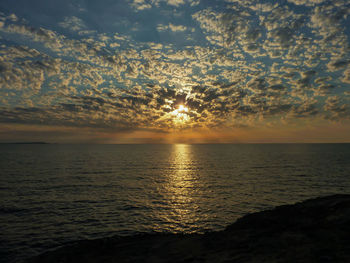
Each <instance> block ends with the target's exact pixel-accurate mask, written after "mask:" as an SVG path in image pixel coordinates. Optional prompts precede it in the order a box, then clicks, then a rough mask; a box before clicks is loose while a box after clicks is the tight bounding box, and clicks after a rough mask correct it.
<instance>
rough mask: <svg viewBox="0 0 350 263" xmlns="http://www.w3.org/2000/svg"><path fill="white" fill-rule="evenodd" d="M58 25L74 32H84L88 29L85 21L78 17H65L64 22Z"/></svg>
mask: <svg viewBox="0 0 350 263" xmlns="http://www.w3.org/2000/svg"><path fill="white" fill-rule="evenodd" d="M58 24H59V26H61V27H63V28H66V29H69V30H72V31H82V30H84V29H86V28H87V27H86V25H85V23H84V21H83V20H81V19H80V18H78V17H76V16H71V17H65V18H64V20H63V21H62V22H60V23H58Z"/></svg>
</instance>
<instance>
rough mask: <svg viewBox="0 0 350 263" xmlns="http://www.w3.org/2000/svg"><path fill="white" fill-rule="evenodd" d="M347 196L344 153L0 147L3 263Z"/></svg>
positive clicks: (320, 148)
mask: <svg viewBox="0 0 350 263" xmlns="http://www.w3.org/2000/svg"><path fill="white" fill-rule="evenodd" d="M337 193H341V194H344V193H347V194H350V144H158V145H156V144H155V145H152V144H144V145H142V144H137V145H135V144H132V145H125V144H123V145H61V144H0V261H1V262H11V263H12V262H20V261H22V260H25V259H27V258H29V257H32V256H35V255H38V254H40V253H42V252H44V251H47V250H51V249H54V248H57V247H59V246H62V245H65V244H69V243H71V242H74V241H78V240H84V239H95V238H102V237H110V236H114V235H120V236H128V235H135V234H139V233H155V232H167V233H169V232H170V233H203V232H206V231H219V230H223V229H224V228H225V227H226V226H228V225H229V224H231V223H233V222H234V221H235V220H237V219H238V218H240V217H242V216H243V215H245V214H247V213H252V212H257V211H262V210H266V209H271V208H273V207H275V206H278V205H282V204H292V203H295V202H298V201H302V200H305V199H308V198H314V197H318V196H326V195H331V194H337Z"/></svg>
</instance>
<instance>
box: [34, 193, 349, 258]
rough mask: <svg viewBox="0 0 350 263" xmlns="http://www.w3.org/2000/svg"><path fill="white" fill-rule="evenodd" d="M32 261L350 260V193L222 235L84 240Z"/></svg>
mask: <svg viewBox="0 0 350 263" xmlns="http://www.w3.org/2000/svg"><path fill="white" fill-rule="evenodd" d="M29 262H31V263H34V262H35V263H39V262H51V263H53V262H86V263H88V262H155V263H156V262H269V263H271V262H350V195H333V196H328V197H320V198H316V199H310V200H307V201H304V202H301V203H297V204H295V205H284V206H279V207H276V208H275V209H273V210H268V211H263V212H258V213H253V214H249V215H246V216H244V217H242V218H240V219H239V220H237V221H236V222H235V223H234V224H232V225H230V226H228V227H227V228H226V229H225V230H224V231H220V232H210V233H206V234H191V235H179V234H144V235H137V236H131V237H111V238H104V239H97V240H86V241H80V242H76V243H74V244H71V245H68V246H65V247H61V248H59V249H57V250H55V251H51V252H46V253H44V254H42V255H39V256H37V257H35V258H32V259H30V260H29Z"/></svg>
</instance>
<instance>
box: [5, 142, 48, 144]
mask: <svg viewBox="0 0 350 263" xmlns="http://www.w3.org/2000/svg"><path fill="white" fill-rule="evenodd" d="M0 144H51V143H48V142H1V143H0Z"/></svg>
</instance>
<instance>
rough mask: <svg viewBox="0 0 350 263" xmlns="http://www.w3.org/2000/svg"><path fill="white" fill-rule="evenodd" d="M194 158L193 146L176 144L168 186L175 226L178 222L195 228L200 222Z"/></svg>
mask: <svg viewBox="0 0 350 263" xmlns="http://www.w3.org/2000/svg"><path fill="white" fill-rule="evenodd" d="M192 166H193V156H192V151H191V145H187V144H174V145H173V152H172V156H171V171H172V172H171V173H170V174H169V177H168V180H169V181H168V184H167V186H166V189H167V192H168V193H167V195H168V197H170V198H171V199H172V201H171V203H172V207H173V211H171V213H170V215H171V216H170V217H169V220H170V221H173V222H172V223H174V225H176V224H178V222H182V223H191V224H192V225H193V226H195V222H196V221H197V220H198V218H197V214H196V212H195V210H196V201H195V200H194V194H195V193H194V192H195V191H196V189H197V188H196V177H195V176H194V174H193V167H192Z"/></svg>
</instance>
